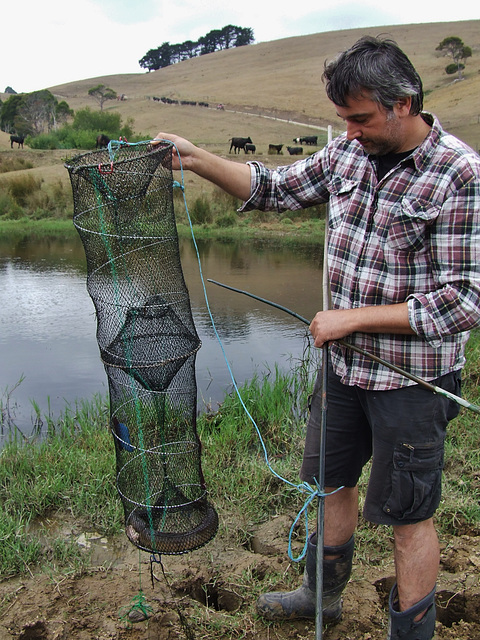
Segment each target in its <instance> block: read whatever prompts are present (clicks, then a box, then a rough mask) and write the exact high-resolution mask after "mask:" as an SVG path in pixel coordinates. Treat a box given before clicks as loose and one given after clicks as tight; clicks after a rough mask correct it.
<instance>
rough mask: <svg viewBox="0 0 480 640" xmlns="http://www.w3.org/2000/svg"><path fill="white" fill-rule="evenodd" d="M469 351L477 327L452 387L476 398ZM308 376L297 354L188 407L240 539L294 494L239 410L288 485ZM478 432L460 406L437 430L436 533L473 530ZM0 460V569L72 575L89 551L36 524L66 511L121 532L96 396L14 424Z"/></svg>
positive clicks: (208, 474)
mask: <svg viewBox="0 0 480 640" xmlns="http://www.w3.org/2000/svg"><path fill="white" fill-rule="evenodd" d="M479 355H480V333H478V332H476V333H474V335H473V336H472V339H471V340H470V343H469V345H468V362H467V366H466V369H465V372H464V390H463V392H464V396H465V397H466V398H467V399H468V400H469V401H470V402H472V403H477V404H480V391H479V384H478V382H479V378H480V365H479ZM310 378H311V376H310V375H308V374H307V371H306V369H305V363H304V362H302V363H300V364H299V365H295V369H294V370H292V371H290V372H289V373H282V372H279V371H272V372H271V373H270V375H267V376H265V377H264V378H262V379H253V380H252V381H250V382H248V383H247V384H245V385H244V387H243V388H242V389H240V395H241V398H242V402H240V401H239V399H238V397H237V395H236V394H234V395H233V396H227V397H226V398H225V401H224V402H223V404H222V406H221V407H220V409H219V411H218V412H216V413H214V414H204V415H202V416H200V417H199V420H198V431H199V435H200V438H201V441H202V444H203V458H202V468H203V471H204V474H205V479H206V483H207V487H208V488H209V491H210V494H211V499H212V501H213V503H214V504H215V507H216V509H217V510H218V512H219V513H220V514H221V515H222V518H221V521H223V522H233V523H235V525H234V527H235V531H236V535H237V536H238V537H239V538H240V540H239V542H241V543H242V544H247V543H248V539H249V537H250V536H251V534H252V530H253V529H254V527H255V525H256V524H258V523H260V522H264V521H266V520H268V519H270V518H271V517H272V516H275V515H278V514H280V513H290V514H292V516H293V515H295V514H296V513H297V512H298V510H299V509H300V508H301V506H302V504H303V502H304V500H305V495H302V494H300V493H299V492H297V491H296V490H294V489H292V488H291V487H290V486H289V485H286V484H284V483H283V482H282V481H281V480H280V479H279V477H278V476H277V475H274V474H273V473H272V472H271V471H270V469H269V468H268V466H267V464H266V462H265V453H264V450H263V448H262V446H261V443H260V440H259V437H258V434H257V431H256V429H255V427H254V425H253V424H252V422H251V420H250V418H249V417H248V415H247V413H246V411H245V408H247V409H248V411H249V412H250V414H251V416H252V417H253V418H254V420H255V423H256V425H257V427H258V429H259V431H260V433H261V436H262V438H263V441H264V443H265V447H266V451H267V452H268V459H269V461H270V462H271V464H272V467H273V468H274V470H275V472H276V474H278V475H279V476H281V477H282V478H285V479H287V480H288V481H289V482H291V483H293V484H294V485H295V484H296V483H297V482H298V476H297V473H298V467H299V461H300V459H301V452H302V447H303V437H304V424H305V417H306V403H307V395H308V393H309V391H310V388H311V382H312V380H311V379H310ZM479 440H480V418H479V416H478V415H477V414H475V413H473V412H471V411H469V410H466V409H462V410H461V413H460V416H459V417H458V418H457V419H456V420H454V421H453V422H452V423H451V425H450V428H449V431H448V439H447V445H446V466H445V480H444V491H443V500H442V503H441V506H440V509H439V511H438V514H437V522H438V526H439V530H440V533H441V534H442V533H443V534H453V533H455V534H456V535H461V534H462V533H464V534H470V535H479V534H480V504H479V497H480V496H479V489H478V477H479V476H478V469H479V468H480V450H479V448H478V442H479ZM0 460H1V464H0V512H1V515H2V517H1V518H0V539H1V541H2V545H1V546H0V575H1V576H2V577H8V576H12V575H15V574H22V573H25V572H33V571H34V570H38V569H41V570H44V571H55V570H60V571H70V572H74V573H75V572H77V571H81V569H82V567H85V566H86V565H87V564H88V556H86V555H85V554H82V553H80V552H79V550H78V547H77V545H76V543H75V542H74V541H73V540H69V539H65V538H62V537H61V536H59V535H58V534H55V533H54V532H53V531H52V530H51V529H50V528H49V527H48V526H47V523H48V522H49V519H51V518H56V519H59V520H60V521H61V519H62V518H63V517H64V516H65V517H69V518H71V517H73V518H74V519H75V521H76V522H77V523H78V527H79V528H80V529H82V528H83V529H84V530H87V531H91V530H95V531H97V532H100V533H102V534H103V535H113V534H116V533H120V532H121V531H122V530H123V511H122V509H121V505H120V501H119V498H118V496H117V493H116V488H115V454H114V448H113V442H112V436H111V434H110V432H109V429H108V407H107V403H106V400H105V399H104V398H103V399H102V398H94V399H92V400H91V401H90V402H84V403H80V404H79V405H78V406H77V407H76V408H75V410H69V411H67V412H66V413H65V414H64V416H62V418H61V419H60V420H58V421H57V422H56V423H52V422H49V424H48V433H47V434H46V436H45V437H44V439H42V440H40V441H38V442H33V443H32V442H26V441H24V439H23V438H21V437H20V436H19V434H18V433H17V434H16V433H15V430H13V431H12V437H11V438H10V439H9V441H8V442H6V444H5V446H4V448H3V450H2V451H1V453H0ZM367 471H368V470H366V474H367ZM366 474H365V477H364V478H363V479H362V484H365V481H366ZM363 488H364V487H363ZM362 493H364V492H363V491H362ZM300 533H301V531H300ZM357 540H358V545H357V548H358V551H357V553H358V557H359V558H360V559H361V558H362V557H368V548H369V544H370V543H371V541H372V540H374V541H375V548H376V549H378V553H380V554H381V553H382V550H383V551H385V552H386V551H387V549H389V547H390V531H389V530H388V529H386V528H381V527H376V526H374V525H371V524H368V523H365V522H361V526H360V529H359V534H358V539H357Z"/></svg>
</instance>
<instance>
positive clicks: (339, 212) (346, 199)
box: [328, 176, 358, 229]
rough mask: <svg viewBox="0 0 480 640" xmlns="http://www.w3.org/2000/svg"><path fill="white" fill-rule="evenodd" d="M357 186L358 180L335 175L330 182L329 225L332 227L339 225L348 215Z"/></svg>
mask: <svg viewBox="0 0 480 640" xmlns="http://www.w3.org/2000/svg"><path fill="white" fill-rule="evenodd" d="M357 186H358V182H355V181H354V180H346V179H345V178H340V177H338V176H335V177H334V178H333V180H332V181H331V182H329V183H328V192H329V194H330V200H329V214H328V226H329V227H330V228H331V229H335V228H336V227H338V225H339V224H340V223H341V222H342V220H343V219H344V218H345V217H346V215H347V212H348V210H349V208H350V207H351V203H352V196H353V193H354V191H355V189H356V188H357Z"/></svg>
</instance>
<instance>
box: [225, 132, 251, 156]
mask: <svg viewBox="0 0 480 640" xmlns="http://www.w3.org/2000/svg"><path fill="white" fill-rule="evenodd" d="M229 142H231V143H232V144H231V145H230V151H229V152H228V153H232V149H233V153H237V149H238V153H240V149H243V150H245V145H246V144H248V143H250V144H252V139H251V138H250V136H249V137H248V138H230V140H229Z"/></svg>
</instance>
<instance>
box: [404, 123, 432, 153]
mask: <svg viewBox="0 0 480 640" xmlns="http://www.w3.org/2000/svg"><path fill="white" fill-rule="evenodd" d="M430 128H431V127H430V126H429V125H428V124H427V123H426V122H425V120H424V119H423V118H422V116H421V115H420V114H419V115H418V116H411V118H410V119H409V120H407V121H406V122H405V139H404V143H403V144H402V148H401V149H398V150H397V152H398V153H403V152H404V151H410V150H411V149H415V147H418V146H419V145H421V144H422V142H423V141H424V140H425V138H426V137H427V136H428V134H429V133H430Z"/></svg>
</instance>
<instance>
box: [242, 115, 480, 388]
mask: <svg viewBox="0 0 480 640" xmlns="http://www.w3.org/2000/svg"><path fill="white" fill-rule="evenodd" d="M423 117H424V119H425V120H426V121H427V122H428V123H429V124H431V125H432V128H431V131H430V133H429V135H428V136H427V138H426V139H425V140H424V141H423V143H422V144H421V145H420V146H419V147H417V149H415V150H414V151H413V152H412V154H411V155H409V156H408V157H407V158H406V159H404V160H402V161H401V162H400V163H399V164H397V166H395V167H394V168H393V169H392V170H390V171H389V172H388V173H387V174H386V176H385V177H383V178H382V179H381V180H380V181H379V180H378V178H377V175H376V168H375V158H374V157H369V156H368V155H367V154H366V153H365V151H364V150H363V148H362V146H361V145H360V144H359V143H358V142H356V141H353V142H349V141H348V140H347V139H346V136H345V135H341V136H339V137H338V138H336V139H335V140H333V141H332V142H331V143H330V144H329V145H327V146H326V147H325V148H324V149H323V150H321V151H319V152H317V153H315V154H313V155H311V156H310V157H308V158H305V159H304V160H301V161H299V162H295V163H294V164H292V165H290V166H285V167H279V168H278V169H276V170H268V169H267V168H266V167H265V166H264V165H262V164H260V163H257V162H252V163H250V165H251V176H252V195H251V197H250V199H249V200H248V201H247V202H246V203H244V205H243V207H242V209H241V210H244V211H247V210H252V209H261V210H277V211H285V210H294V209H301V208H305V207H309V206H311V205H315V204H319V203H323V202H328V203H329V230H328V264H329V279H330V285H331V292H332V308H333V309H352V308H356V307H365V306H371V305H384V304H385V305H389V304H396V303H402V302H405V301H407V302H408V313H409V322H410V326H411V327H412V329H413V330H414V332H415V335H413V336H408V335H394V334H368V333H363V332H356V333H354V334H352V335H350V336H348V337H347V341H349V342H351V343H354V344H355V345H357V346H358V347H361V348H362V349H364V350H366V351H368V352H370V353H373V354H375V355H377V356H378V357H380V358H383V359H384V360H386V361H388V362H390V363H392V364H395V365H397V366H398V367H400V368H402V369H404V370H407V371H409V372H411V373H413V374H414V375H416V376H419V377H421V378H423V379H425V380H434V379H435V378H437V377H439V376H441V375H444V374H445V373H448V372H450V371H455V370H457V369H460V368H461V367H462V366H463V365H464V362H465V357H464V347H465V343H466V342H467V340H468V337H469V330H470V329H472V328H473V327H475V326H479V325H480V158H479V156H478V155H477V154H476V153H474V152H473V151H472V150H471V149H470V148H469V147H467V146H466V145H465V144H463V143H462V142H460V141H459V140H458V139H456V138H455V137H454V136H452V135H450V134H448V133H446V132H445V131H443V129H442V128H441V126H440V124H439V122H438V120H437V119H436V118H434V117H432V116H431V115H430V114H423ZM331 355H332V361H333V365H334V368H335V371H336V372H337V374H338V375H340V377H341V379H342V381H343V382H344V383H345V384H348V385H358V386H359V387H362V388H364V389H377V390H385V389H394V388H399V387H402V386H406V385H409V384H412V382H410V381H409V380H408V379H406V378H405V377H404V376H402V375H400V374H397V373H395V372H392V371H390V369H387V368H386V367H385V366H382V365H380V364H377V363H376V362H374V361H373V360H371V359H369V358H368V357H365V356H362V355H359V354H357V353H354V352H353V351H351V350H349V349H345V348H343V347H340V346H339V345H338V344H336V343H333V344H332V345H331Z"/></svg>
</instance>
